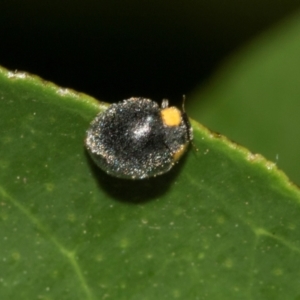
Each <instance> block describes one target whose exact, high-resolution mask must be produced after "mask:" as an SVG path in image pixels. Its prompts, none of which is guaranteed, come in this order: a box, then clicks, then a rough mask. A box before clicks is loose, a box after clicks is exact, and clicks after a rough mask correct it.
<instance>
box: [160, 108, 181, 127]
mask: <svg viewBox="0 0 300 300" xmlns="http://www.w3.org/2000/svg"><path fill="white" fill-rule="evenodd" d="M160 113H161V117H162V119H163V123H164V124H165V125H166V126H179V125H180V123H181V112H180V110H179V109H178V108H176V107H174V106H172V107H167V108H165V109H162V110H161V112H160Z"/></svg>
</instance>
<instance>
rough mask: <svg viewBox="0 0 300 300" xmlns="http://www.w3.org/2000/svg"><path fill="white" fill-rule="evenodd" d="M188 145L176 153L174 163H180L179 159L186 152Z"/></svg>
mask: <svg viewBox="0 0 300 300" xmlns="http://www.w3.org/2000/svg"><path fill="white" fill-rule="evenodd" d="M187 146H188V144H185V145H183V146H182V147H180V149H179V150H178V151H176V152H175V153H174V154H173V160H174V162H176V161H178V160H179V158H180V157H181V156H182V155H183V153H184V152H185V151H186V149H187Z"/></svg>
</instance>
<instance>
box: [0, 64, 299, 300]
mask: <svg viewBox="0 0 300 300" xmlns="http://www.w3.org/2000/svg"><path fill="white" fill-rule="evenodd" d="M103 109H105V105H104V104H100V105H99V104H97V102H96V101H95V100H94V99H92V98H90V97H88V96H86V95H83V94H79V93H76V92H73V91H71V90H67V89H62V88H59V87H56V86H54V85H53V84H51V83H48V82H44V81H42V80H41V79H39V78H37V77H34V76H30V75H28V74H25V73H13V72H8V71H6V70H4V69H1V71H0V114H1V116H0V130H1V134H0V145H1V146H0V168H1V172H0V199H1V201H0V204H1V207H0V238H1V247H0V298H1V299H11V300H13V299H25V300H26V299H30V300H32V299H66V300H67V299H72V300H75V299H80V300H82V299H87V300H92V299H106V298H108V299H109V298H111V299H145V300H147V299H172V298H175V299H176V298H177V299H231V300H232V299H284V298H285V299H296V297H299V295H300V288H299V265H300V255H299V254H300V233H299V232H300V230H299V228H300V218H299V215H300V206H299V204H300V195H299V191H298V190H297V189H296V188H295V187H294V186H293V185H292V184H291V183H290V182H289V181H288V180H287V178H286V176H285V175H284V174H283V173H281V172H280V171H278V170H277V169H276V166H275V165H274V164H273V163H270V162H267V161H266V160H265V159H264V158H262V157H261V156H259V155H252V154H251V153H249V152H248V151H247V150H246V149H244V148H240V147H238V146H236V145H235V144H233V143H231V142H229V141H228V140H227V139H226V138H224V137H222V136H217V135H215V134H213V133H211V132H209V131H208V130H207V129H205V128H204V127H202V126H201V125H199V124H198V123H196V122H194V121H193V123H192V124H193V128H194V134H195V141H194V143H195V146H196V147H197V148H198V149H199V151H196V150H195V149H194V148H193V147H192V148H191V149H190V151H189V152H188V153H187V155H186V156H185V157H184V158H183V159H182V160H181V161H180V163H179V164H178V165H177V166H175V167H174V168H173V169H172V171H170V172H169V173H167V174H166V175H163V176H159V177H157V178H154V179H151V180H144V181H127V180H121V179H115V178H112V177H109V176H107V175H106V174H104V173H103V172H102V171H100V170H99V169H97V168H96V167H95V166H94V164H93V163H92V161H91V160H90V159H89V157H88V155H87V153H86V151H85V149H84V145H83V140H84V137H85V131H86V129H87V128H88V126H89V123H90V122H91V120H92V119H93V118H94V117H95V115H96V114H97V113H98V112H99V111H101V110H103Z"/></svg>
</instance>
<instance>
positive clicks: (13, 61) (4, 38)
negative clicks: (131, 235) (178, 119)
mask: <svg viewBox="0 0 300 300" xmlns="http://www.w3.org/2000/svg"><path fill="white" fill-rule="evenodd" d="M299 7H300V2H299V1H298V0H297V1H295V0H287V1H282V0H280V1H279V0H272V1H270V0H260V1H258V0H245V1H240V0H239V1H238V0H229V1H221V0H213V1H211V0H210V1H209V0H204V1H178V0H175V1H174V0H166V1H161V0H160V1H136V0H132V1H96V0H89V1H83V0H82V1H78V0H73V1H69V0H67V1H58V0H56V1H51V2H50V1H42V0H39V1H37V0H28V1H27V0H23V1H13V0H10V1H3V0H2V1H1V0H0V11H1V20H0V42H1V45H0V65H2V66H4V67H6V68H8V69H11V70H15V69H17V70H22V71H27V72H30V73H33V74H36V75H39V76H41V77H43V78H44V79H46V80H50V81H53V82H54V83H56V84H58V85H60V86H64V87H69V88H73V89H75V90H77V91H81V92H84V93H87V94H89V95H92V96H94V97H96V98H98V99H101V100H104V101H108V102H115V101H119V100H121V99H125V98H128V97H131V96H144V97H150V98H152V99H155V100H160V99H162V98H165V97H167V98H169V99H172V102H173V101H181V97H182V94H183V93H188V92H189V91H191V90H192V89H193V88H195V87H196V86H197V85H199V84H201V83H202V82H203V81H204V80H205V79H207V78H208V77H209V76H210V74H211V73H212V72H213V71H214V69H215V68H216V67H217V66H218V64H219V63H220V62H221V61H222V60H223V59H224V58H225V57H226V56H227V55H228V54H230V53H232V52H233V51H235V50H236V49H237V48H238V47H239V46H241V45H243V44H244V43H245V42H246V41H247V40H250V39H251V38H252V37H253V36H255V35H257V34H259V33H260V32H261V31H263V30H265V29H267V28H268V27H270V26H271V25H273V24H274V23H276V22H278V21H279V20H281V19H282V18H284V17H286V16H287V15H289V14H290V13H292V12H293V11H294V10H295V9H297V8H299Z"/></svg>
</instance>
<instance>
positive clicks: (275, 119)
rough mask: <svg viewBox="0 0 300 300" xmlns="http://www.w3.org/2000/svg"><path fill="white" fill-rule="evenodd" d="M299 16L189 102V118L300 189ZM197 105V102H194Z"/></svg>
mask: <svg viewBox="0 0 300 300" xmlns="http://www.w3.org/2000/svg"><path fill="white" fill-rule="evenodd" d="M299 36H300V11H298V13H296V14H295V15H293V16H291V18H290V19H287V20H285V21H284V22H282V23H281V24H279V25H277V26H276V27H275V28H272V29H271V30H269V31H268V32H265V33H264V34H263V35H262V36H261V37H259V38H257V39H256V40H255V41H253V42H252V43H251V44H250V45H248V47H247V48H246V49H244V50H243V51H241V52H240V53H239V54H238V55H236V56H235V57H233V58H232V59H231V60H229V61H228V62H227V63H226V65H224V66H223V69H221V70H220V71H219V72H218V73H217V74H216V75H215V76H214V78H213V79H212V80H211V81H210V82H209V83H208V84H207V86H206V87H205V88H203V87H201V88H200V90H198V91H196V92H195V93H194V96H193V97H191V98H193V99H191V101H190V104H191V105H190V107H189V108H190V111H191V112H192V116H193V117H195V118H197V119H198V120H201V122H203V124H205V125H206V126H208V127H209V128H211V129H212V130H214V131H217V132H222V134H225V135H226V136H228V137H230V138H231V139H233V140H234V141H236V142H238V143H240V144H242V145H245V146H247V147H249V149H250V150H251V151H253V152H257V153H261V154H263V155H265V156H266V157H267V158H268V159H270V160H272V161H276V164H277V165H278V166H279V167H280V168H282V169H283V170H284V171H285V172H287V174H288V175H289V176H290V177H291V178H292V179H293V181H295V182H296V183H297V184H300V167H299V153H300V139H299V136H300V118H299V115H300V96H299V95H300V84H299V78H300V55H299V53H300V39H299ZM193 100H195V101H193Z"/></svg>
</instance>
